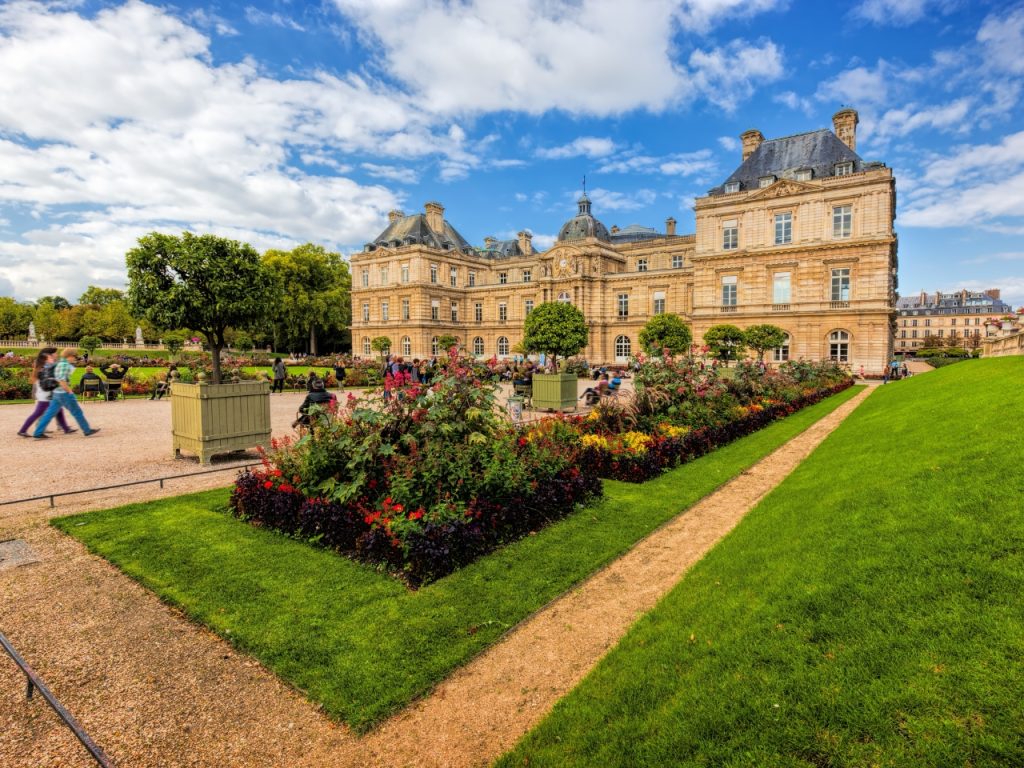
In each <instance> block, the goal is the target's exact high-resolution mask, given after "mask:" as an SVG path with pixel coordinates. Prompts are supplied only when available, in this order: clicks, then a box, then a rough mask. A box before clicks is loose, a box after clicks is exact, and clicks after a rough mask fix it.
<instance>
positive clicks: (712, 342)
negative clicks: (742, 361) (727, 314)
mask: <svg viewBox="0 0 1024 768" xmlns="http://www.w3.org/2000/svg"><path fill="white" fill-rule="evenodd" d="M704 343H705V344H707V345H708V347H709V348H710V349H711V354H712V355H713V356H714V357H717V358H718V359H719V360H721V361H723V362H724V363H726V364H727V365H728V363H729V361H730V360H738V359H739V358H740V356H741V355H742V354H743V353H744V352H745V351H746V349H747V346H746V340H745V336H744V334H743V331H741V330H740V329H739V328H737V327H736V326H735V325H729V324H728V323H723V324H722V325H712V326H711V327H710V328H708V329H707V330H706V331H704Z"/></svg>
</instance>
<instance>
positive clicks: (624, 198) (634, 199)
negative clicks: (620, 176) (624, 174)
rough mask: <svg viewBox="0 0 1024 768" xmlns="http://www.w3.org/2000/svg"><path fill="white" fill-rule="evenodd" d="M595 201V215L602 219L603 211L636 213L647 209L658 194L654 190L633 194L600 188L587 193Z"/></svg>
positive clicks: (640, 190)
mask: <svg viewBox="0 0 1024 768" xmlns="http://www.w3.org/2000/svg"><path fill="white" fill-rule="evenodd" d="M587 195H589V196H590V199H591V200H593V202H594V206H593V210H594V214H595V215H596V216H598V217H599V218H600V215H601V214H600V212H601V211H635V210H638V209H640V208H646V207H647V206H649V205H651V204H652V203H653V202H654V201H656V200H657V199H658V193H657V192H655V191H654V190H652V189H637V190H634V191H632V192H629V193H626V192H617V191H614V190H609V189H603V188H601V187H598V188H597V189H592V190H588V191H587Z"/></svg>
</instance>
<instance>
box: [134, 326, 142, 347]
mask: <svg viewBox="0 0 1024 768" xmlns="http://www.w3.org/2000/svg"><path fill="white" fill-rule="evenodd" d="M143 343H144V342H143V340H142V327H141V326H138V325H137V326H135V345H136V346H139V347H141V346H142V345H143Z"/></svg>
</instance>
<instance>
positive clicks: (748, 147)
mask: <svg viewBox="0 0 1024 768" xmlns="http://www.w3.org/2000/svg"><path fill="white" fill-rule="evenodd" d="M740 141H742V142H743V159H744V160H746V159H747V158H748V157H750V156H751V155H752V154H754V151H755V150H756V149H757V148H758V147H760V146H761V142H762V141H764V134H763V133H761V132H760V131H759V130H757V128H751V129H750V130H749V131H744V132H743V133H741V134H740Z"/></svg>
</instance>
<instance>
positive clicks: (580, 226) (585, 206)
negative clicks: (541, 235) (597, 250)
mask: <svg viewBox="0 0 1024 768" xmlns="http://www.w3.org/2000/svg"><path fill="white" fill-rule="evenodd" d="M576 204H577V206H579V211H578V213H577V214H576V215H575V216H573V217H572V218H571V219H569V220H568V221H567V222H565V224H563V225H562V228H561V230H559V232H558V239H559V240H581V239H582V238H584V237H596V238H597V239H598V240H604V241H605V242H606V243H607V242H610V239H611V236H610V235H609V234H608V228H607V227H606V226H605V225H604V224H602V223H601V222H600V221H598V220H597V219H595V218H594V216H593V214H591V213H590V198H589V197H587V193H586V192H584V193H583V195H582V196H581V197H580V199H579V200H577V201H576Z"/></svg>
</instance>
